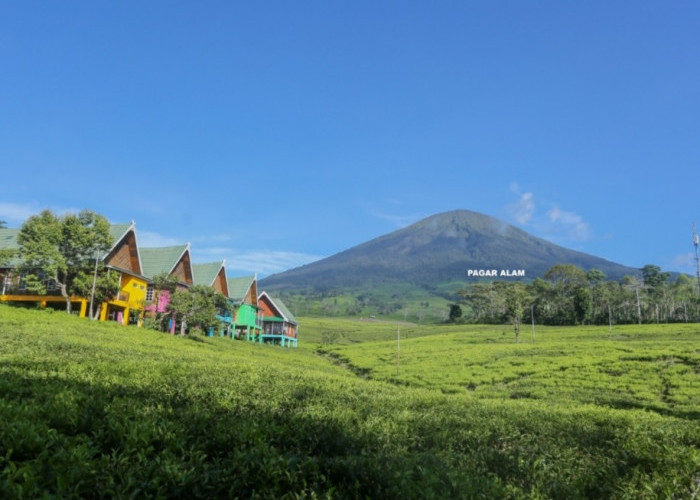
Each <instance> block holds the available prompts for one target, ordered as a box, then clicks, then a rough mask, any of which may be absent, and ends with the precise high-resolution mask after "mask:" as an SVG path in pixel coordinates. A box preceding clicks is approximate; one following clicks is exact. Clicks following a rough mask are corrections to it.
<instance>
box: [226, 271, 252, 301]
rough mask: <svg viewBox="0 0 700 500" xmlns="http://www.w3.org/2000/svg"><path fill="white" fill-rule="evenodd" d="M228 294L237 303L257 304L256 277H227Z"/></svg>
mask: <svg viewBox="0 0 700 500" xmlns="http://www.w3.org/2000/svg"><path fill="white" fill-rule="evenodd" d="M228 291H229V293H228V296H229V298H230V299H231V300H233V301H234V302H235V303H237V304H250V305H253V306H257V305H258V277H257V276H241V277H240V278H229V279H228Z"/></svg>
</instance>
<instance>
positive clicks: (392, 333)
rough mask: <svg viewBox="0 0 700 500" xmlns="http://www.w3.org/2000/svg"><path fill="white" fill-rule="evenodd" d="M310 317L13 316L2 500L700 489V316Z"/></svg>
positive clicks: (4, 327)
mask: <svg viewBox="0 0 700 500" xmlns="http://www.w3.org/2000/svg"><path fill="white" fill-rule="evenodd" d="M301 324H302V330H301V335H300V348H299V349H284V348H280V347H274V346H267V345H255V344H248V343H245V342H239V341H233V340H230V339H222V338H214V339H209V338H206V339H205V338H181V337H173V336H170V335H167V334H162V333H157V332H152V331H148V330H144V329H137V328H132V327H120V326H117V325H115V324H104V323H99V324H98V323H93V322H90V321H88V320H84V319H83V320H81V319H78V318H75V317H70V316H68V315H65V314H62V313H59V312H53V313H49V312H43V311H29V310H23V309H15V308H11V307H8V306H4V305H0V422H2V424H1V425H0V498H42V497H45V498H86V497H90V498H93V497H94V498H99V497H109V498H114V497H119V498H126V497H128V498H173V497H182V498H185V497H187V498H236V497H238V498H381V499H384V498H567V499H568V498H629V499H632V498H634V499H637V498H693V497H694V496H697V495H698V494H700V451H699V446H700V424H699V422H698V414H697V411H698V407H700V401H699V393H700V391H699V390H698V388H699V386H698V376H699V373H698V372H699V368H698V367H699V364H700V353H699V352H698V349H699V348H700V343H699V342H698V340H700V334H699V333H698V332H700V329H698V327H697V325H690V326H689V325H663V326H659V327H655V326H648V327H647V326H645V327H643V328H639V327H624V328H614V329H613V331H612V334H610V333H609V332H608V331H607V329H597V328H590V329H589V328H578V329H577V328H570V329H561V328H560V329H554V328H552V329H541V330H540V329H538V332H537V338H536V342H535V343H534V344H532V343H525V342H523V343H521V344H517V345H516V344H515V343H514V342H513V336H512V333H511V332H510V331H509V329H508V328H506V327H490V326H484V327H467V326H460V327H454V326H451V327H442V326H432V327H431V326H426V325H423V326H418V325H411V324H408V323H402V324H397V323H382V322H377V321H358V320H320V319H319V320H314V319H311V318H301ZM397 329H398V333H399V334H400V335H401V344H400V349H401V350H400V366H399V373H398V374H397V365H396V347H397V342H396V335H397ZM333 332H336V334H335V335H331V333H333ZM525 337H526V335H523V340H525ZM528 340H529V339H528ZM324 341H325V343H323V342H324ZM331 342H333V343H331Z"/></svg>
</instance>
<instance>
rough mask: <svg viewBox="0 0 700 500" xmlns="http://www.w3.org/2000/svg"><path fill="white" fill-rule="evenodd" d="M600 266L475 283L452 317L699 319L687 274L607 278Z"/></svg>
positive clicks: (646, 270)
mask: <svg viewBox="0 0 700 500" xmlns="http://www.w3.org/2000/svg"><path fill="white" fill-rule="evenodd" d="M606 278H607V277H606V275H605V273H603V272H602V271H600V270H599V269H591V270H590V271H587V272H586V271H584V270H583V269H581V268H579V267H578V266H575V265H573V264H557V265H555V266H553V267H551V268H550V269H549V270H548V271H547V272H546V273H544V275H542V277H541V278H537V279H535V280H534V281H532V282H531V283H524V282H519V281H516V282H514V281H492V282H489V283H486V282H480V283H474V284H472V285H470V286H469V287H467V288H465V289H462V290H459V291H458V292H457V293H458V295H459V296H460V297H461V298H462V300H461V302H460V304H455V305H454V306H460V309H461V306H466V307H465V309H466V311H465V312H464V314H463V315H461V314H459V313H458V311H457V309H456V308H455V307H452V308H451V310H450V317H451V318H452V319H453V320H456V319H459V320H460V321H467V322H473V323H503V322H511V323H513V325H514V327H515V328H516V333H517V331H518V328H519V324H520V323H522V322H528V323H529V322H531V321H532V319H533V315H534V319H535V321H536V322H537V323H539V324H545V325H604V324H610V325H612V324H623V323H639V324H641V323H669V322H689V321H698V319H699V318H700V294H699V293H698V283H697V282H696V281H695V280H693V279H692V278H690V277H689V276H687V275H685V274H680V275H678V277H676V278H675V279H671V274H670V273H667V272H662V271H661V268H659V267H658V266H656V265H653V264H648V265H646V266H644V267H643V268H641V269H640V275H639V276H624V277H623V278H622V279H620V280H619V281H612V280H607V279H606Z"/></svg>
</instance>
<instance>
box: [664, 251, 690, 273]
mask: <svg viewBox="0 0 700 500" xmlns="http://www.w3.org/2000/svg"><path fill="white" fill-rule="evenodd" d="M669 265H670V266H671V269H673V270H677V271H679V272H683V273H689V274H695V272H696V271H697V263H696V262H695V254H694V253H693V252H688V253H682V254H680V255H676V256H675V257H674V258H673V259H671V262H670V263H669Z"/></svg>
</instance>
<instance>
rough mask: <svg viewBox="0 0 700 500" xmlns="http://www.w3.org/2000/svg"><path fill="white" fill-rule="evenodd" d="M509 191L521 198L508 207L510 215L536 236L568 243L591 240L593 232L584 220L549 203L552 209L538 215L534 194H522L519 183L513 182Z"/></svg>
mask: <svg viewBox="0 0 700 500" xmlns="http://www.w3.org/2000/svg"><path fill="white" fill-rule="evenodd" d="M509 191H511V192H512V193H515V194H517V195H518V196H519V199H518V200H517V201H516V202H514V203H511V204H509V205H507V206H506V211H507V213H508V215H509V216H510V217H511V219H513V220H514V221H515V222H517V223H518V224H520V225H522V226H527V227H528V228H529V229H531V230H532V231H533V232H534V233H535V234H537V235H538V236H541V237H543V238H547V239H553V240H563V241H568V242H572V241H575V242H582V241H587V240H590V239H591V237H592V231H591V227H590V225H589V224H588V223H587V222H586V221H585V220H584V218H583V217H582V216H581V215H579V214H577V213H575V212H571V211H566V210H562V209H561V208H560V207H559V206H558V205H555V204H551V203H547V204H546V205H549V206H550V207H551V208H550V209H549V210H547V211H546V212H545V214H544V215H541V213H540V214H539V215H538V212H537V206H538V205H541V203H537V204H536V203H535V195H534V194H533V193H532V192H529V191H528V192H525V193H522V192H521V191H520V186H519V185H518V183H517V182H512V183H511V184H510V186H509Z"/></svg>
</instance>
